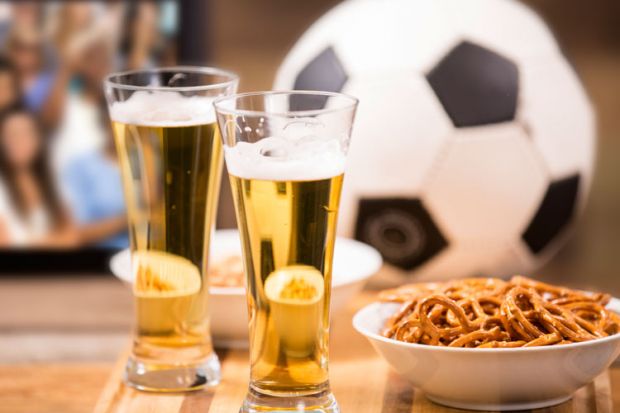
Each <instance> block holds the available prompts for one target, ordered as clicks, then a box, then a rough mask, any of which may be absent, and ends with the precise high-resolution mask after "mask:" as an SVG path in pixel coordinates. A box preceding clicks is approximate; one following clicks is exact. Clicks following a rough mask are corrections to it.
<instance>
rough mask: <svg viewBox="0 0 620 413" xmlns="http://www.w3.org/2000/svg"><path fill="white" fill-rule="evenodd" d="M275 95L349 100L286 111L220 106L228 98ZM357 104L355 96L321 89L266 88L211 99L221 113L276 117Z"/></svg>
mask: <svg viewBox="0 0 620 413" xmlns="http://www.w3.org/2000/svg"><path fill="white" fill-rule="evenodd" d="M277 95H308V96H310V95H314V96H326V97H337V98H344V99H345V100H348V101H349V102H348V103H347V104H345V105H342V106H338V107H335V108H323V109H309V110H289V111H286V112H276V111H267V110H253V109H229V108H225V107H223V106H222V103H223V102H225V101H228V100H235V101H236V100H240V99H243V98H248V97H255V96H277ZM358 104H359V99H358V98H356V97H355V96H351V95H348V94H346V93H340V92H326V91H321V90H267V91H258V92H244V93H234V94H232V95H227V96H220V97H218V98H216V99H215V100H214V101H213V106H214V107H215V111H216V113H217V112H219V113H222V114H225V115H238V116H265V117H269V116H277V117H287V118H291V117H306V116H316V115H324V114H329V113H335V112H341V111H345V110H351V109H355V108H356V107H357V105H358Z"/></svg>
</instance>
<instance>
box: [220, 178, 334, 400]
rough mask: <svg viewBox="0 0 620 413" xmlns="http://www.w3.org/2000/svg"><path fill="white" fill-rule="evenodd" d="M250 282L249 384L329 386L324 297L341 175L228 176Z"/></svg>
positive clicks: (288, 388) (307, 389) (295, 388)
mask: <svg viewBox="0 0 620 413" xmlns="http://www.w3.org/2000/svg"><path fill="white" fill-rule="evenodd" d="M230 180H231V185H232V188H233V196H234V198H235V202H236V206H237V212H238V214H237V219H238V222H239V228H240V231H241V239H242V246H243V252H244V257H245V260H246V262H245V265H246V270H247V279H248V286H247V287H248V294H249V298H248V299H249V311H250V340H251V342H250V348H251V355H250V362H251V367H252V368H251V386H253V387H255V388H256V390H259V391H260V392H262V393H271V394H282V393H287V394H298V395H301V394H312V393H316V392H317V391H321V390H323V389H324V388H326V386H327V381H328V372H327V360H328V331H329V297H330V292H331V275H332V258H333V251H334V241H335V228H336V218H337V213H338V205H339V198H340V191H341V187H342V180H343V175H342V174H340V175H337V176H333V177H330V178H326V179H318V180H308V181H277V180H260V179H244V178H240V177H237V176H235V175H233V174H232V173H231V176H230Z"/></svg>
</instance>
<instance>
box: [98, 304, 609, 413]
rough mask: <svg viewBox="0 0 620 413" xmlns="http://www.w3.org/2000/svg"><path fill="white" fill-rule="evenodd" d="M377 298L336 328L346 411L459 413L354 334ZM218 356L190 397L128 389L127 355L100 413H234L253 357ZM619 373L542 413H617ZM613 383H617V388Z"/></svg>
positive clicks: (339, 394) (336, 377)
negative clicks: (213, 383)
mask: <svg viewBox="0 0 620 413" xmlns="http://www.w3.org/2000/svg"><path fill="white" fill-rule="evenodd" d="M372 297H373V294H370V293H364V294H362V295H360V296H359V297H358V298H357V299H356V300H354V302H353V303H352V305H351V306H350V308H349V309H348V311H347V312H346V313H343V314H341V315H340V316H339V317H337V318H336V319H335V320H334V323H333V327H332V328H333V330H332V338H331V355H330V381H331V385H332V390H333V392H334V394H335V396H336V399H337V400H338V402H339V404H340V407H341V410H342V411H343V412H355V413H448V412H459V410H455V409H449V408H444V407H441V406H438V405H435V404H433V403H431V402H429V401H428V400H426V398H425V397H424V395H423V394H422V393H421V392H420V391H416V390H415V389H414V388H413V387H412V386H411V385H409V383H408V382H406V381H405V380H404V379H402V378H400V377H399V376H398V375H397V374H396V373H394V372H392V371H391V370H390V369H389V367H388V365H387V363H386V362H385V361H384V360H382V359H381V358H380V357H379V356H378V355H377V354H376V353H375V352H374V350H373V349H372V348H371V347H370V345H369V343H368V342H367V341H366V339H365V338H363V337H361V336H360V335H359V334H357V333H356V332H355V331H354V330H353V328H352V327H351V316H352V314H353V312H354V311H355V309H356V308H359V307H361V306H362V305H364V304H365V303H367V302H369V301H370V300H372ZM218 354H219V356H220V360H221V362H222V373H223V377H222V382H221V384H220V385H219V386H217V387H216V388H214V389H209V390H206V391H201V392H195V393H188V394H185V395H183V394H174V395H166V394H151V393H144V392H139V391H136V390H134V389H131V388H128V387H126V386H124V385H123V384H122V382H121V379H122V372H123V368H124V360H125V357H126V355H122V356H121V357H120V358H119V362H118V363H117V365H116V367H115V368H114V370H113V373H112V374H111V375H110V378H109V380H108V383H107V385H106V386H105V388H104V389H103V391H102V393H101V397H100V399H99V402H98V403H97V407H96V409H95V413H130V412H131V413H143V412H159V413H189V412H201V413H207V412H208V413H224V412H226V413H228V412H234V411H236V409H237V408H238V406H240V405H241V403H242V401H243V398H244V396H245V393H246V390H247V386H248V376H249V368H248V354H247V352H246V351H242V350H230V351H225V352H219V353H218ZM619 373H620V370H617V369H616V370H612V371H611V372H605V373H604V374H602V375H601V376H599V377H597V379H596V380H595V381H594V383H592V384H590V385H588V386H586V387H584V388H582V389H580V390H579V391H578V392H577V393H576V394H575V396H574V397H573V399H572V400H570V401H568V402H566V403H564V404H562V405H559V406H555V407H551V408H548V409H542V410H540V412H544V413H612V412H613V407H614V406H613V404H614V403H616V408H617V409H620V404H618V400H617V399H616V400H615V401H614V399H612V394H613V393H620V374H619ZM610 378H613V380H614V382H613V387H612V383H611V381H610ZM613 389H615V390H616V391H615V392H614V391H613ZM614 397H616V396H614ZM460 412H462V410H460Z"/></svg>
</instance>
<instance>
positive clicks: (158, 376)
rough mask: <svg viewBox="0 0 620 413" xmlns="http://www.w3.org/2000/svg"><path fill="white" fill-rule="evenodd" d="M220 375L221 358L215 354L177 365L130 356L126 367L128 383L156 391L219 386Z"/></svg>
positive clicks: (126, 381)
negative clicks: (193, 362)
mask: <svg viewBox="0 0 620 413" xmlns="http://www.w3.org/2000/svg"><path fill="white" fill-rule="evenodd" d="M220 378H221V372H220V361H219V359H218V358H217V354H215V353H212V354H211V355H210V356H209V357H208V358H207V359H206V360H204V361H202V362H200V363H197V364H189V365H176V366H175V365H162V364H156V363H147V362H144V361H140V360H137V359H135V358H134V357H133V356H130V357H129V360H127V366H126V367H125V383H126V384H127V385H128V386H131V387H134V388H136V389H138V390H144V391H152V392H183V391H192V390H200V389H203V388H205V387H211V386H215V385H217V384H218V383H219V382H220Z"/></svg>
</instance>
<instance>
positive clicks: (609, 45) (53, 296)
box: [0, 0, 620, 363]
mask: <svg viewBox="0 0 620 413" xmlns="http://www.w3.org/2000/svg"><path fill="white" fill-rule="evenodd" d="M464 1H465V0H464ZM338 3H339V1H336V0H313V1H306V2H291V1H287V0H209V1H207V0H204V1H187V2H186V1H183V2H182V1H180V0H179V1H173V0H169V1H135V2H124V1H106V2H88V1H66V2H63V1H48V2H27V1H19V2H7V1H2V2H0V249H1V253H0V267H3V265H4V267H3V268H0V271H1V272H2V275H1V276H0V363H2V362H19V361H37V360H49V359H91V358H95V359H106V360H108V359H114V358H115V356H116V355H117V353H118V351H119V348H121V347H122V345H123V344H124V343H125V338H126V334H127V331H128V329H129V327H130V324H131V320H132V307H131V306H132V300H131V297H130V292H129V291H128V290H126V289H125V288H124V287H123V286H122V285H121V284H120V282H118V281H117V280H115V279H114V278H113V277H112V276H111V275H110V274H109V273H107V271H104V268H101V265H100V264H101V263H102V262H104V263H105V260H104V261H102V260H101V257H100V255H97V254H95V255H88V254H92V251H93V250H101V251H104V252H105V254H107V255H104V258H105V257H108V256H109V254H110V253H112V252H114V251H117V250H118V249H120V248H124V247H126V246H127V245H128V241H127V234H126V229H125V221H124V220H125V217H124V205H123V198H122V190H121V187H120V185H121V183H120V177H119V171H118V167H117V164H116V158H115V151H114V147H113V145H112V144H111V136H110V130H109V125H108V121H107V113H106V109H105V105H104V100H103V96H102V88H101V81H102V78H103V76H104V75H105V74H106V73H108V72H110V71H115V70H125V69H134V68H142V67H152V66H160V65H172V64H176V63H199V64H210V65H216V66H220V67H223V68H226V69H230V70H233V71H235V72H237V73H238V74H239V75H240V77H241V85H240V89H241V90H242V91H248V90H264V89H270V88H271V87H272V85H273V82H274V77H275V75H276V71H277V69H278V67H279V66H280V64H281V63H282V61H283V59H284V57H285V56H286V55H287V52H288V51H289V50H290V48H291V47H292V46H293V45H294V44H295V42H296V40H297V39H298V38H299V37H300V36H301V35H302V34H303V33H304V31H305V30H306V29H307V28H308V27H309V26H310V25H311V24H312V23H313V22H314V21H315V20H316V19H317V18H319V17H320V16H321V15H323V14H324V13H325V12H327V11H328V10H329V9H330V8H332V7H333V6H335V5H337V4H338ZM525 4H527V5H528V6H529V7H531V8H532V9H534V10H536V11H537V12H538V13H539V14H540V15H541V16H542V18H543V19H544V20H545V22H546V23H547V24H548V25H549V26H550V28H551V29H552V31H553V33H554V34H555V36H556V39H557V41H558V43H559V44H560V46H561V47H562V49H563V52H564V54H565V56H566V57H567V59H568V60H569V61H570V62H571V63H572V64H573V66H574V68H575V70H576V72H577V73H578V75H579V76H580V78H581V81H582V83H583V85H584V87H585V89H586V91H587V93H588V95H589V97H590V100H591V102H592V104H593V106H594V108H595V113H596V119H597V137H598V141H597V147H596V163H595V169H594V177H593V180H592V186H591V192H590V195H589V198H588V202H587V204H586V206H585V210H584V211H583V215H582V216H581V219H579V220H578V222H577V223H576V226H575V228H574V230H573V231H572V235H571V237H570V239H569V240H568V242H567V243H566V244H565V245H564V246H563V248H562V249H561V250H560V251H559V252H558V253H557V254H556V255H555V256H554V257H553V258H552V259H551V260H549V261H547V262H546V264H545V265H544V266H543V267H542V268H540V269H539V270H537V271H536V275H537V276H539V277H540V278H542V279H544V280H548V281H552V282H554V283H561V284H567V285H571V286H578V287H581V288H592V289H596V290H602V291H606V292H609V293H611V294H614V295H615V296H620V278H619V276H618V274H617V271H618V270H617V262H616V258H617V256H618V252H619V246H620V185H619V183H618V182H619V180H618V176H620V137H619V136H618V135H619V134H620V116H618V110H619V109H618V108H620V2H618V1H617V0H594V1H590V2H583V1H580V0H537V1H526V2H525ZM411 116H415V114H414V113H412V114H411ZM218 226H219V227H220V228H228V227H233V226H234V212H233V209H232V202H231V199H230V193H229V189H228V188H227V186H226V185H224V188H223V193H222V197H221V201H220V213H219V217H218ZM49 251H54V252H53V253H52V255H49V254H47V252H49ZM80 252H82V253H84V254H86V255H81V257H82V258H81V259H80V258H79V257H80V255H79V254H80ZM46 254H47V255H46ZM76 254H77V255H76ZM46 257H47V258H48V259H50V260H48V261H46ZM50 257H52V258H53V260H51V258H50ZM76 257H77V261H76ZM84 257H86V259H84ZM67 260H69V261H71V262H78V263H79V265H80V266H81V267H77V268H76V267H75V266H73V267H72V274H71V275H68V274H65V273H63V272H62V271H60V272H59V271H55V270H57V269H58V268H60V267H56V264H58V263H62V262H63V261H67ZM95 263H96V264H97V265H95ZM5 264H6V265H5ZM65 264H66V262H65ZM59 265H60V264H59ZM63 265H64V264H63ZM60 266H62V265H60ZM17 267H19V268H17ZM16 268H17V269H16ZM17 271H18V272H19V274H18V273H17ZM50 272H51V273H54V274H49V273H50Z"/></svg>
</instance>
